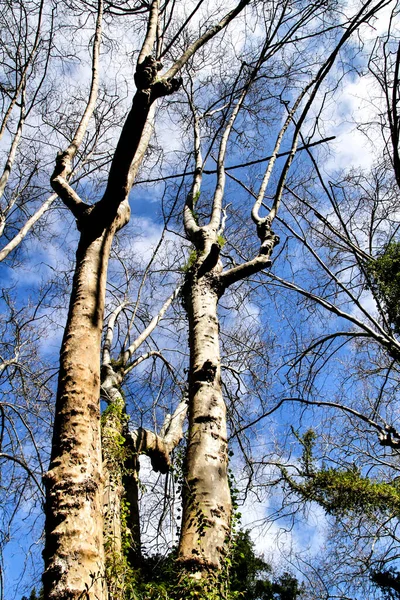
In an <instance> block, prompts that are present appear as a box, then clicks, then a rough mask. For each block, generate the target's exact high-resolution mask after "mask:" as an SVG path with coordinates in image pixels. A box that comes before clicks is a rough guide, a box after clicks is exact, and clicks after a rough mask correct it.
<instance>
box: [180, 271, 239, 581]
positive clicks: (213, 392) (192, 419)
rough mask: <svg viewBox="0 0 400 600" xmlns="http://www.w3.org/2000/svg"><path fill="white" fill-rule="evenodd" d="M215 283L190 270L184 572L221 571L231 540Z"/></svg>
mask: <svg viewBox="0 0 400 600" xmlns="http://www.w3.org/2000/svg"><path fill="white" fill-rule="evenodd" d="M217 302H218V279H217V278H214V277H213V275H212V273H208V274H206V275H205V276H199V273H198V270H197V269H194V270H193V272H192V273H190V274H189V276H188V281H187V285H186V288H185V305H186V309H187V314H188V318H189V341H190V342H189V343H190V357H191V358H190V377H189V439H188V448H187V458H186V469H185V471H186V489H185V493H184V509H183V521H182V534H181V540H180V546H179V559H180V561H182V562H183V563H184V564H185V567H186V568H187V569H188V570H192V569H193V570H197V571H198V570H208V569H213V570H220V569H221V562H222V560H223V558H224V555H225V552H226V548H227V541H228V540H229V535H230V520H231V510H232V505H231V497H230V490H229V482H228V474H227V468H228V454H227V439H226V437H227V433H226V408H225V402H224V399H223V397H222V391H221V361H220V353H219V336H218V319H217Z"/></svg>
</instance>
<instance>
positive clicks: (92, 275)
mask: <svg viewBox="0 0 400 600" xmlns="http://www.w3.org/2000/svg"><path fill="white" fill-rule="evenodd" d="M151 64H154V65H157V64H158V63H157V61H155V60H154V59H152V58H151V57H148V58H147V59H146V62H145V64H143V65H138V73H139V77H141V78H142V79H141V82H140V84H139V87H138V91H137V93H136V94H135V97H134V99H133V103H132V108H131V111H130V113H129V115H128V117H127V120H126V122H125V125H124V127H123V130H122V132H121V136H120V139H119V141H118V144H117V148H116V151H115V155H114V159H113V162H112V164H111V168H110V174H109V179H108V184H107V188H106V190H105V193H104V196H103V198H102V199H101V200H100V201H99V202H98V203H97V204H95V205H93V206H88V205H87V204H85V203H84V202H82V201H81V200H80V198H79V197H78V195H77V194H76V192H75V191H74V190H73V189H72V188H71V187H70V186H69V184H68V175H69V173H70V170H71V156H72V155H73V152H72V151H71V148H68V149H67V150H66V151H65V152H63V153H60V154H59V156H58V158H57V162H56V169H55V171H54V174H53V176H52V180H51V183H52V186H53V188H54V190H55V191H56V192H57V193H58V194H59V195H60V197H61V198H62V200H63V201H64V203H65V204H66V206H68V208H70V210H71V212H72V213H73V214H74V216H75V217H76V219H77V226H78V229H79V231H80V232H81V238H80V241H79V246H78V251H77V257H76V272H75V276H74V281H73V290H72V295H71V300H70V308H69V314H68V319H67V325H66V330H65V334H64V339H63V343H62V348H61V354H60V375H59V382H58V392H57V401H56V413H55V425H54V435H53V444H52V455H51V463H50V468H49V471H48V473H47V475H46V477H45V483H46V509H45V510H46V525H45V532H46V543H45V549H44V553H43V556H44V560H45V573H44V576H43V585H44V594H45V597H46V599H49V600H50V599H52V600H55V599H57V600H61V599H65V600H66V599H67V598H68V599H69V600H72V599H75V598H87V599H96V600H102V599H103V598H106V597H107V592H106V587H105V578H104V550H103V473H102V457H101V441H100V439H101V438H100V403H99V398H100V350H101V333H102V328H103V311H104V298H105V284H106V275H107V264H108V257H109V253H110V248H111V243H112V240H113V237H114V234H115V232H116V230H117V229H119V228H120V227H122V226H123V225H124V224H125V223H126V222H127V221H128V219H129V206H128V203H127V199H128V195H129V192H130V189H131V186H132V183H133V181H134V178H135V176H136V173H137V170H138V168H139V166H140V163H141V161H142V159H143V156H144V153H145V150H146V148H147V145H148V142H149V140H150V135H151V131H152V124H151V121H152V119H151V116H152V104H153V101H154V100H155V99H156V98H157V97H160V96H161V95H165V94H169V93H172V92H173V91H174V90H175V89H177V87H178V86H179V81H163V80H159V79H158V78H157V81H155V80H156V73H157V66H155V67H154V68H153V70H151V68H150V66H149V65H151ZM144 74H147V75H146V77H147V79H146V80H145V78H144ZM145 84H146V85H147V87H143V86H144V85H145Z"/></svg>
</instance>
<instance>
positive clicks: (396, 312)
mask: <svg viewBox="0 0 400 600" xmlns="http://www.w3.org/2000/svg"><path fill="white" fill-rule="evenodd" d="M367 273H368V275H369V277H370V283H369V286H368V287H369V288H370V289H371V290H372V291H373V292H374V293H375V294H376V295H377V296H378V298H379V299H380V300H381V302H382V303H383V304H384V305H385V306H386V310H387V315H388V319H389V322H390V323H391V324H392V326H393V329H394V331H395V333H400V301H399V300H400V242H390V244H388V246H386V248H385V249H384V251H383V253H382V254H381V255H380V256H378V257H377V258H374V259H373V260H371V261H369V263H368V264H367Z"/></svg>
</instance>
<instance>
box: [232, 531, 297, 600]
mask: <svg viewBox="0 0 400 600" xmlns="http://www.w3.org/2000/svg"><path fill="white" fill-rule="evenodd" d="M271 576H272V578H271ZM230 590H231V593H235V592H239V594H240V598H243V599H245V600H296V599H297V598H301V597H302V595H303V593H304V589H303V587H302V586H301V585H300V584H299V582H298V580H297V579H296V578H295V577H293V575H291V574H290V573H288V572H284V573H283V574H282V575H280V576H278V577H276V576H275V577H274V576H273V573H272V568H271V566H270V565H269V564H268V563H266V562H265V561H264V559H263V558H261V557H260V556H257V555H256V553H255V550H254V543H253V542H252V540H251V538H250V534H249V532H248V531H239V532H238V533H237V535H236V536H235V539H234V544H233V556H232V567H231V572H230Z"/></svg>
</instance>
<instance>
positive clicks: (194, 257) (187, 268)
mask: <svg viewBox="0 0 400 600" xmlns="http://www.w3.org/2000/svg"><path fill="white" fill-rule="evenodd" d="M197 256H198V254H197V250H196V249H193V250H192V251H191V252H190V254H189V258H188V260H187V263H186V264H185V265H183V267H181V268H182V271H183V273H187V272H188V271H190V269H191V268H192V267H193V265H194V263H195V262H196V260H197Z"/></svg>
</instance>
